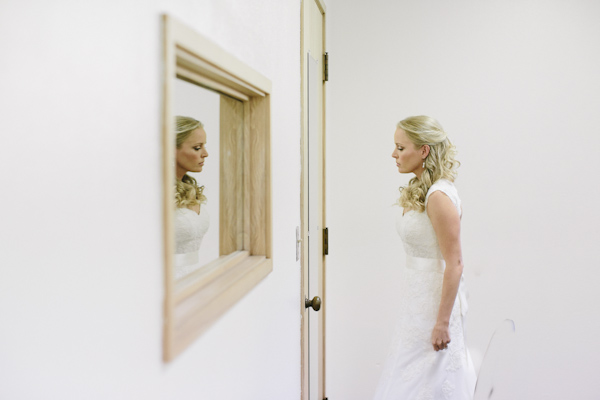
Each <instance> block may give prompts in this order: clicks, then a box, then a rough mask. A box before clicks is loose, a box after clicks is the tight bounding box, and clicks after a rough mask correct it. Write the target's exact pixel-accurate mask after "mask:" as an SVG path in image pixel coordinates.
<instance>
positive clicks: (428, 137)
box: [397, 115, 460, 212]
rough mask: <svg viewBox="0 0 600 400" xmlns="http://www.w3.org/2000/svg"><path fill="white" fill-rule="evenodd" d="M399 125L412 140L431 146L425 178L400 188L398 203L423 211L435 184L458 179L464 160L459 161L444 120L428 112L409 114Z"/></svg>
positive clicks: (417, 143)
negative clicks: (461, 162)
mask: <svg viewBox="0 0 600 400" xmlns="http://www.w3.org/2000/svg"><path fill="white" fill-rule="evenodd" d="M397 127H398V128H400V129H402V130H403V131H404V132H406V136H408V138H409V140H410V141H411V142H412V143H413V144H414V145H415V147H417V148H420V147H422V146H424V145H428V146H429V154H428V155H427V158H425V160H424V162H425V167H424V168H425V170H424V171H423V173H422V174H421V177H420V178H418V177H414V178H412V179H411V180H410V181H409V182H408V185H407V186H403V187H401V188H400V198H399V199H398V204H399V205H400V206H401V207H404V208H406V209H410V210H416V211H419V212H423V211H425V196H427V192H428V191H429V188H430V187H431V185H433V184H434V183H435V182H436V181H437V180H439V179H447V180H449V181H450V182H454V179H456V175H457V172H456V170H457V168H458V167H459V166H460V162H459V161H458V160H456V158H455V157H456V146H454V145H453V144H452V142H450V139H448V135H447V134H446V132H444V129H443V128H442V126H441V125H440V123H439V122H438V121H437V120H436V119H435V118H431V117H428V116H425V115H419V116H416V117H408V118H406V119H403V120H402V121H400V122H398V125H397Z"/></svg>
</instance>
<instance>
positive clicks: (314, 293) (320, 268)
mask: <svg viewBox="0 0 600 400" xmlns="http://www.w3.org/2000/svg"><path fill="white" fill-rule="evenodd" d="M324 18H325V8H324V5H323V2H322V1H320V0H305V1H304V2H303V4H302V29H303V36H302V37H303V42H302V76H303V79H302V80H303V136H302V140H303V146H302V152H303V157H302V159H303V166H302V193H303V195H302V225H303V235H302V239H303V243H304V244H305V245H304V246H303V252H302V255H303V260H302V271H303V273H302V275H303V287H302V303H303V304H302V306H301V309H302V320H303V324H302V329H303V330H302V348H303V351H302V399H303V400H323V399H324V398H325V360H324V357H325V335H324V332H325V308H326V301H325V282H324V277H325V274H324V260H325V259H324V257H325V256H324V254H323V229H324V224H325V215H324V205H325V204H324V203H325V192H324V183H325V181H324V171H325V160H324V154H325V152H324V135H325V132H324V120H325V118H324V115H325V110H324V101H323V98H324V70H323V68H324V61H325V60H324V44H323V38H324V35H323V31H324V20H325V19H324Z"/></svg>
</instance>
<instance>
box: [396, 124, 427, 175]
mask: <svg viewBox="0 0 600 400" xmlns="http://www.w3.org/2000/svg"><path fill="white" fill-rule="evenodd" d="M394 143H395V144H396V148H395V149H394V152H393V153H392V157H394V158H395V159H396V166H397V167H398V172H400V173H402V174H407V173H410V172H413V173H415V174H417V172H420V171H421V170H422V169H423V167H422V165H423V151H422V147H421V148H417V147H416V146H415V144H414V143H413V142H411V141H410V139H409V138H408V136H407V135H406V132H404V130H403V129H400V128H398V129H396V132H395V133H394Z"/></svg>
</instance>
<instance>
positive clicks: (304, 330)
mask: <svg viewBox="0 0 600 400" xmlns="http://www.w3.org/2000/svg"><path fill="white" fill-rule="evenodd" d="M308 1H314V2H315V3H316V5H317V7H318V8H319V10H320V11H321V14H322V15H323V27H322V32H323V38H322V39H323V43H322V48H323V54H325V52H326V46H325V34H326V30H325V27H326V16H327V12H326V6H325V2H324V0H302V3H301V6H300V32H301V33H300V76H301V79H300V93H301V105H302V106H301V137H300V152H301V156H300V159H301V170H302V171H301V175H300V219H301V228H300V232H301V243H302V251H301V253H300V269H301V273H300V276H301V279H300V281H301V282H300V315H301V320H302V323H301V328H300V338H301V339H300V341H301V344H300V348H301V357H300V358H301V369H300V371H301V373H300V374H301V378H300V382H301V385H300V388H301V400H309V396H310V393H309V386H308V382H309V378H310V374H309V371H308V367H309V364H308V350H309V349H308V334H309V332H308V318H306V317H307V316H308V314H307V313H308V310H306V306H305V303H304V300H305V298H306V297H307V296H308V246H307V245H306V244H307V243H308V179H307V178H308V140H307V139H308V79H307V74H308V70H307V67H306V66H307V57H306V51H307V50H306V47H307V46H306V42H307V41H309V40H310V26H306V25H305V12H307V9H308V7H307V5H306V4H307V2H308ZM325 94H326V90H325V85H323V104H322V112H323V114H322V117H323V118H322V124H323V126H322V132H323V143H322V146H323V164H322V165H323V177H322V184H323V199H322V201H323V221H322V224H320V226H322V227H325V226H326V224H325V221H326V208H325V205H326V202H325V200H326V196H325V187H326V185H325V161H326V156H325V134H326V130H325V125H326V124H325V115H326V114H325V110H326V107H325ZM325 270H326V262H325V256H323V276H322V279H323V282H322V288H323V293H321V299H322V301H323V304H322V306H321V310H320V311H319V312H321V313H322V321H323V323H322V325H321V328H322V330H321V333H320V334H321V335H322V337H321V343H322V344H323V348H322V354H321V356H322V357H323V369H322V376H321V388H320V390H319V393H321V394H322V397H323V398H324V397H325V365H326V364H325V320H326V318H325V317H326V310H327V302H326V301H325V298H326V285H325V275H326V274H325ZM319 400H320V399H319Z"/></svg>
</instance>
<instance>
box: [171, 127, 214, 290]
mask: <svg viewBox="0 0 600 400" xmlns="http://www.w3.org/2000/svg"><path fill="white" fill-rule="evenodd" d="M175 132H176V149H175V176H176V183H175V206H176V210H175V273H174V276H175V280H177V279H180V278H182V277H184V276H186V275H187V274H189V273H191V272H192V271H194V270H195V269H197V268H198V267H199V265H198V251H199V249H200V245H201V244H202V238H203V237H204V235H205V234H206V232H207V231H208V228H209V225H210V223H209V216H208V212H207V211H206V206H203V204H205V203H206V196H204V195H203V194H202V192H203V191H204V186H198V183H197V181H196V179H194V178H193V177H192V176H190V175H188V172H202V167H203V166H204V161H205V159H206V157H208V152H207V151H206V132H205V131H204V125H203V124H202V123H201V122H200V121H197V120H195V119H193V118H190V117H181V116H177V117H175Z"/></svg>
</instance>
